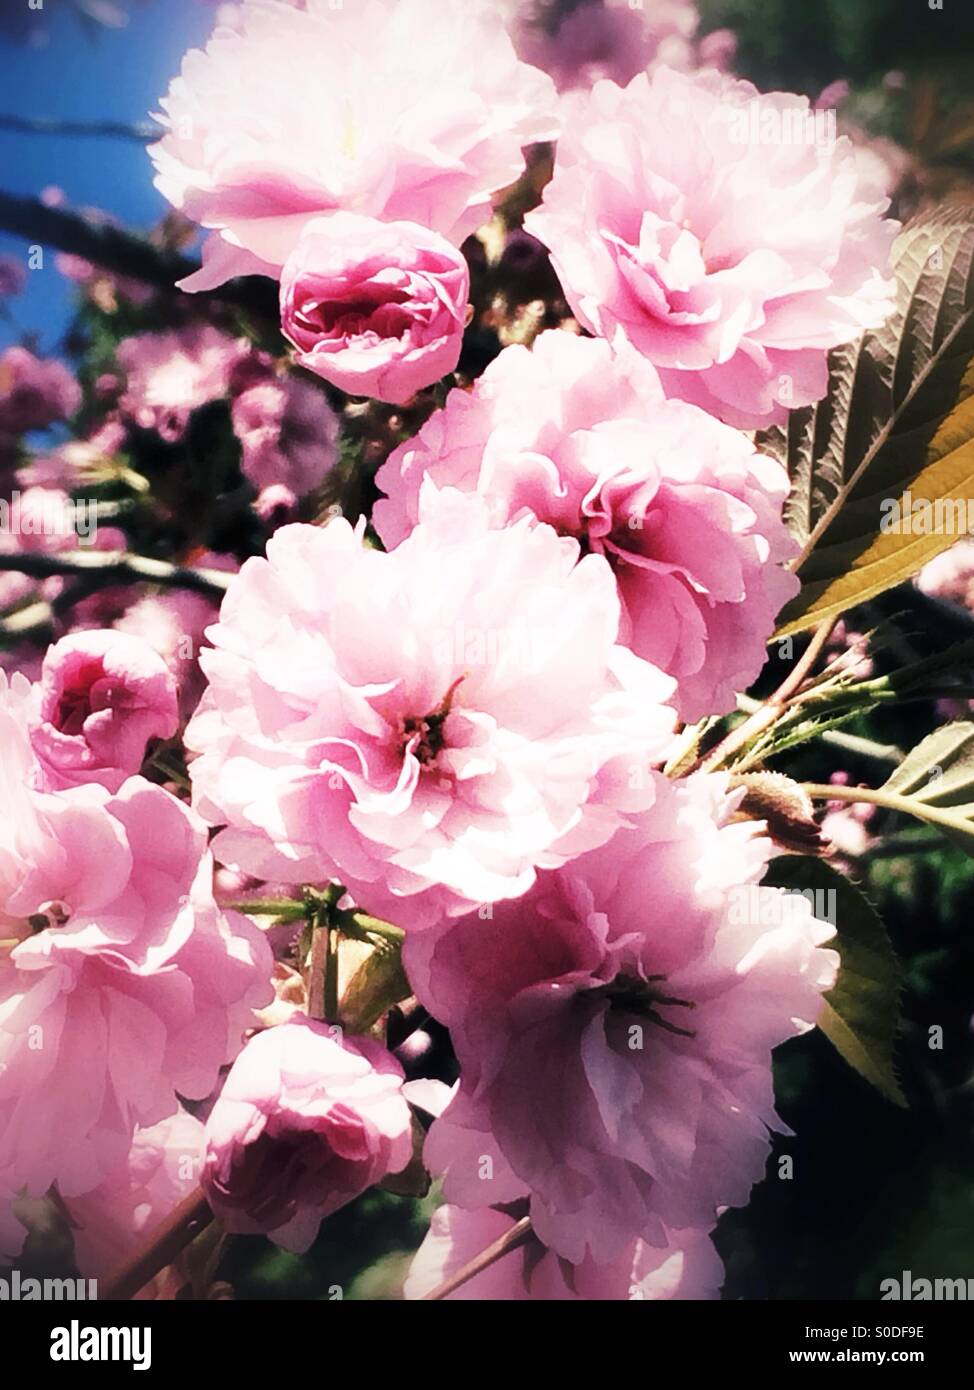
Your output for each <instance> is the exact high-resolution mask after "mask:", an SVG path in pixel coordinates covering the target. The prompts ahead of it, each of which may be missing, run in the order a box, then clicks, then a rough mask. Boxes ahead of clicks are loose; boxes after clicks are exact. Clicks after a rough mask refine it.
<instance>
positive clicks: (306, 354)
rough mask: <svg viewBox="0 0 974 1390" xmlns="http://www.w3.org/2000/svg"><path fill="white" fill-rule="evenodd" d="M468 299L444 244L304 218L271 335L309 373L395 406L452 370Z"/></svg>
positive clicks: (414, 229)
mask: <svg viewBox="0 0 974 1390" xmlns="http://www.w3.org/2000/svg"><path fill="white" fill-rule="evenodd" d="M469 292H470V272H469V270H468V269H467V263H466V261H465V260H464V258H463V256H461V254H460V252H459V251H457V249H456V248H455V247H454V246H453V245H451V243H450V242H448V241H447V240H446V239H445V238H444V237H441V236H438V235H437V234H436V233H435V232H430V231H427V230H426V228H424V227H420V226H418V225H416V224H415V223H412V222H391V223H385V222H379V221H376V219H374V218H370V217H360V216H358V215H357V214H354V213H348V212H335V213H332V214H331V215H330V216H328V217H315V218H312V220H311V221H310V222H308V223H307V225H306V226H305V228H304V230H303V232H302V234H301V239H300V240H299V242H298V244H297V246H296V247H295V249H294V250H293V251H292V253H291V255H290V256H289V257H288V259H287V261H286V262H285V265H284V269H283V271H282V272H281V327H282V330H283V332H284V334H285V336H286V337H287V338H289V339H290V340H291V342H292V343H293V344H294V346H295V347H296V348H297V349H298V356H297V360H298V362H299V363H300V364H301V365H302V366H303V367H307V368H308V370H309V371H312V372H316V373H317V374H318V375H319V376H322V377H324V378H325V380H326V381H330V382H331V383H332V385H333V386H338V387H340V388H341V389H342V390H343V391H348V392H349V393H350V394H351V395H354V396H375V397H376V398H377V399H378V400H382V401H391V402H392V403H393V404H395V405H402V404H404V403H405V402H406V401H408V400H410V399H411V397H412V396H414V395H415V394H416V392H417V391H419V390H421V389H422V388H423V387H424V386H432V385H433V383H434V382H436V381H439V379H440V378H441V377H443V376H445V375H446V374H447V372H452V371H453V369H454V367H455V366H456V365H457V362H458V360H459V357H460V348H461V346H462V344H463V329H464V323H465V319H466V312H467V298H468V295H469Z"/></svg>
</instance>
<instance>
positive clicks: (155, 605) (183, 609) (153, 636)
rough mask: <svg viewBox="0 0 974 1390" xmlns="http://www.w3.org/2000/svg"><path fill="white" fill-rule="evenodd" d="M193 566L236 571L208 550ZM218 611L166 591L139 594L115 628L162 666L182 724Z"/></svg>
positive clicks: (183, 593) (191, 596)
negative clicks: (155, 656)
mask: <svg viewBox="0 0 974 1390" xmlns="http://www.w3.org/2000/svg"><path fill="white" fill-rule="evenodd" d="M196 563H197V564H198V565H199V566H200V567H201V568H203V569H216V570H228V571H231V572H232V571H235V570H237V569H238V567H239V562H238V561H237V560H236V558H235V557H234V556H233V555H225V554H219V553H214V552H213V551H207V552H204V554H202V555H200V556H199V557H197V561H196ZM219 611H220V610H219V605H218V604H217V603H216V602H215V600H214V599H212V598H210V597H209V596H208V595H207V594H196V593H192V592H191V591H190V590H188V589H171V590H169V591H168V592H165V593H159V594H145V595H144V596H143V597H142V598H139V599H137V600H136V601H135V602H134V603H133V604H132V606H131V607H130V608H127V609H126V611H125V613H124V614H123V615H122V616H121V617H120V618H119V619H118V620H117V621H116V624H115V626H116V627H117V629H118V630H119V632H127V633H130V634H131V635H132V636H133V637H139V638H142V639H144V640H145V641H146V642H148V644H149V646H150V647H152V649H153V650H154V651H156V652H158V653H159V655H160V656H161V657H162V659H163V660H164V661H165V663H166V665H167V666H168V667H169V670H170V671H171V672H172V674H173V677H174V678H175V681H176V685H177V688H178V691H179V713H180V718H181V719H183V720H186V719H188V718H189V716H190V715H191V714H192V713H193V711H194V710H195V708H196V706H197V705H198V703H199V699H200V696H201V695H202V693H203V687H204V685H205V681H204V679H203V674H202V672H201V670H200V666H199V654H200V651H201V649H202V648H203V647H204V646H205V645H206V629H207V628H208V627H209V626H210V624H211V623H213V622H215V621H216V619H217V616H218V614H219Z"/></svg>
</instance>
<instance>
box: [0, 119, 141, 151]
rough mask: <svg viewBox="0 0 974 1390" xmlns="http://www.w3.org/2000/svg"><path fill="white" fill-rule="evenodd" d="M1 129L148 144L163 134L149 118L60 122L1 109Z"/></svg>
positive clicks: (19, 132) (18, 132)
mask: <svg viewBox="0 0 974 1390" xmlns="http://www.w3.org/2000/svg"><path fill="white" fill-rule="evenodd" d="M0 130H10V131H13V132H15V133H16V134H20V135H74V136H81V137H85V136H94V137H96V138H101V137H103V136H108V137H113V138H117V139H122V140H137V141H138V142H139V144H140V145H148V144H150V143H151V142H152V141H153V140H158V139H159V137H160V136H161V134H162V131H161V130H159V129H158V127H156V126H154V125H150V123H149V122H148V121H140V122H139V123H138V124H137V125H126V124H125V122H124V121H56V120H50V119H49V118H48V117H46V116H13V115H10V114H9V113H8V112H0Z"/></svg>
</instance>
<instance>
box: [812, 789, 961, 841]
mask: <svg viewBox="0 0 974 1390" xmlns="http://www.w3.org/2000/svg"><path fill="white" fill-rule="evenodd" d="M802 788H803V789H804V791H806V792H807V793H808V795H809V796H810V797H811V798H812V800H813V801H865V802H867V803H868V804H869V805H870V806H882V807H884V808H885V809H886V810H887V811H898V812H899V813H900V815H903V816H912V817H913V818H914V820H920V821H926V822H927V824H928V825H936V826H937V827H938V828H940V829H942V830H954V831H959V830H960V829H961V826H960V824H959V821H960V820H961V818H960V817H958V816H956V815H953V814H951V812H952V811H953V810H955V808H953V807H948V806H943V807H941V806H933V805H931V804H929V803H928V802H926V801H918V800H917V798H916V797H909V796H900V795H899V793H898V792H891V791H886V790H884V789H883V788H882V787H879V788H877V789H875V790H873V788H871V787H848V786H845V787H844V786H841V785H840V786H835V785H833V784H832V783H819V782H803V783H802Z"/></svg>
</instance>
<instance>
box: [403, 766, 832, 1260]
mask: <svg viewBox="0 0 974 1390" xmlns="http://www.w3.org/2000/svg"><path fill="white" fill-rule="evenodd" d="M740 795H741V794H740V793H739V792H737V793H728V791H727V781H726V778H725V777H723V776H708V775H707V774H703V775H701V774H697V775H696V776H695V777H692V778H689V779H686V780H683V781H680V782H672V781H670V780H668V779H666V778H663V777H660V779H659V787H658V790H657V796H656V800H655V802H654V804H653V806H652V807H651V809H650V810H648V811H646V812H644V813H643V814H642V815H641V816H639V817H638V818H637V823H636V824H635V825H634V826H633V827H632V828H628V829H623V830H620V831H619V832H618V833H617V834H616V836H615V837H614V838H613V839H612V840H611V841H610V842H609V843H608V844H607V845H605V846H602V847H600V848H598V849H596V850H593V851H591V852H589V853H587V854H584V855H581V856H579V857H578V858H577V859H575V860H574V861H573V862H572V863H571V864H567V865H565V866H564V867H563V868H562V869H559V870H557V871H555V872H553V873H549V874H545V875H541V876H539V878H538V881H537V882H536V884H535V885H534V887H533V888H532V889H530V890H529V892H528V893H527V894H526V895H525V896H524V897H523V898H521V899H520V900H519V901H518V902H516V903H501V904H495V905H494V906H493V908H492V912H491V916H490V919H489V920H488V921H485V920H483V918H482V917H481V916H480V915H478V914H477V913H473V914H470V915H469V916H467V917H464V918H461V919H460V920H458V921H455V922H452V923H450V924H449V925H448V926H441V927H439V928H436V929H434V930H433V931H431V932H424V933H419V934H415V933H414V934H410V935H409V936H407V939H406V946H405V954H404V960H405V964H406V968H407V971H408V973H409V978H410V983H411V984H412V986H413V989H414V990H415V992H416V994H417V995H418V997H419V999H420V1000H421V1002H422V1003H423V1004H424V1005H425V1006H426V1007H427V1008H428V1009H429V1010H430V1012H431V1013H432V1014H433V1015H434V1016H435V1017H436V1018H438V1019H439V1020H440V1021H441V1022H442V1023H444V1024H445V1025H446V1026H447V1027H448V1028H449V1029H450V1036H451V1039H452V1041H453V1045H454V1049H455V1051H456V1054H457V1057H458V1059H459V1061H460V1067H461V1084H460V1091H459V1093H458V1095H457V1097H456V1098H455V1099H454V1100H453V1102H452V1103H451V1105H450V1106H449V1108H448V1109H447V1110H446V1112H445V1114H444V1115H443V1117H442V1118H441V1119H439V1120H437V1121H436V1122H435V1123H434V1125H433V1128H432V1130H431V1132H430V1136H429V1139H428V1140H427V1159H428V1161H429V1162H430V1163H431V1164H432V1166H433V1168H434V1170H435V1171H444V1170H445V1180H444V1194H445V1196H446V1199H447V1201H449V1202H451V1203H454V1204H456V1205H458V1206H461V1207H464V1208H467V1209H479V1208H481V1207H484V1206H492V1205H495V1204H496V1203H497V1202H509V1201H511V1200H512V1197H513V1196H514V1195H515V1194H514V1193H513V1192H512V1182H517V1183H519V1184H521V1185H522V1188H523V1189H526V1190H527V1192H528V1193H529V1194H530V1215H531V1222H532V1227H533V1229H534V1231H535V1233H536V1234H537V1236H538V1238H539V1239H540V1240H541V1241H542V1242H543V1243H544V1244H545V1245H546V1246H549V1247H551V1248H552V1249H553V1250H555V1251H556V1252H557V1253H558V1254H560V1255H562V1256H564V1257H565V1258H566V1259H568V1260H570V1261H571V1262H572V1263H575V1264H577V1263H579V1262H580V1261H582V1260H584V1259H585V1258H587V1257H589V1256H591V1258H592V1259H593V1260H595V1261H596V1262H597V1263H599V1264H601V1265H604V1264H609V1263H611V1262H614V1261H615V1260H616V1259H618V1258H619V1257H620V1254H621V1252H622V1251H624V1250H626V1249H627V1248H629V1247H631V1243H632V1241H633V1240H634V1239H640V1240H643V1241H646V1242H647V1243H648V1244H650V1245H656V1246H658V1245H660V1244H661V1243H662V1242H663V1241H664V1240H665V1238H666V1234H665V1230H666V1228H670V1229H676V1230H682V1229H684V1228H686V1227H693V1228H696V1229H700V1230H710V1229H711V1228H712V1226H713V1225H714V1223H715V1221H716V1217H717V1210H718V1208H719V1207H722V1206H725V1205H731V1206H739V1205H742V1204H744V1203H746V1202H747V1200H748V1196H749V1193H750V1189H751V1186H752V1184H753V1183H755V1182H756V1181H758V1180H759V1179H760V1178H761V1176H762V1173H763V1168H764V1163H765V1160H766V1158H767V1154H768V1149H769V1141H768V1131H769V1129H778V1130H780V1129H781V1128H782V1125H781V1122H780V1120H778V1118H777V1116H776V1114H775V1110H774V1095H773V1089H772V1077H771V1049H772V1048H773V1047H775V1046H777V1045H778V1044H779V1043H781V1042H783V1041H784V1040H785V1039H786V1038H789V1037H791V1036H793V1035H794V1034H796V1033H801V1032H804V1031H806V1030H807V1029H808V1028H810V1027H812V1026H813V1024H814V1022H815V1020H816V1017H817V1015H818V1012H819V1008H820V1004H821V995H822V993H823V991H825V990H828V989H830V988H831V986H832V984H833V983H834V980H835V975H836V968H837V964H838V958H837V957H836V955H835V954H834V952H832V951H827V950H822V949H820V946H821V943H822V942H823V941H825V940H827V939H828V938H829V937H830V936H831V935H832V934H833V928H832V927H831V926H830V925H829V924H828V923H825V922H821V921H818V920H816V919H815V918H814V917H813V915H812V911H811V907H810V906H809V903H808V902H807V900H806V899H805V898H803V897H801V896H797V895H788V894H785V893H784V892H783V891H781V890H777V889H771V888H763V887H760V886H759V880H760V878H761V876H762V874H763V872H764V868H765V866H766V863H767V860H768V858H769V857H770V854H771V852H772V847H771V843H770V841H769V840H767V839H766V838H765V837H764V836H762V835H760V834H759V833H757V831H758V829H759V827H756V826H755V824H754V822H736V821H735V820H734V818H733V817H734V811H735V809H736V807H737V806H738V804H739V801H740ZM438 1131H442V1132H443V1133H442V1135H441V1134H440V1133H438ZM485 1135H487V1136H489V1143H488V1145H487V1146H486V1147H483V1146H482V1144H483V1138H484V1136H485ZM495 1153H496V1154H498V1155H499V1156H500V1159H501V1162H500V1164H499V1165H496V1177H497V1179H498V1183H497V1188H496V1189H495V1182H494V1180H493V1179H494V1174H495V1164H494V1158H493V1156H492V1155H493V1154H495ZM485 1159H486V1162H485Z"/></svg>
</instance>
